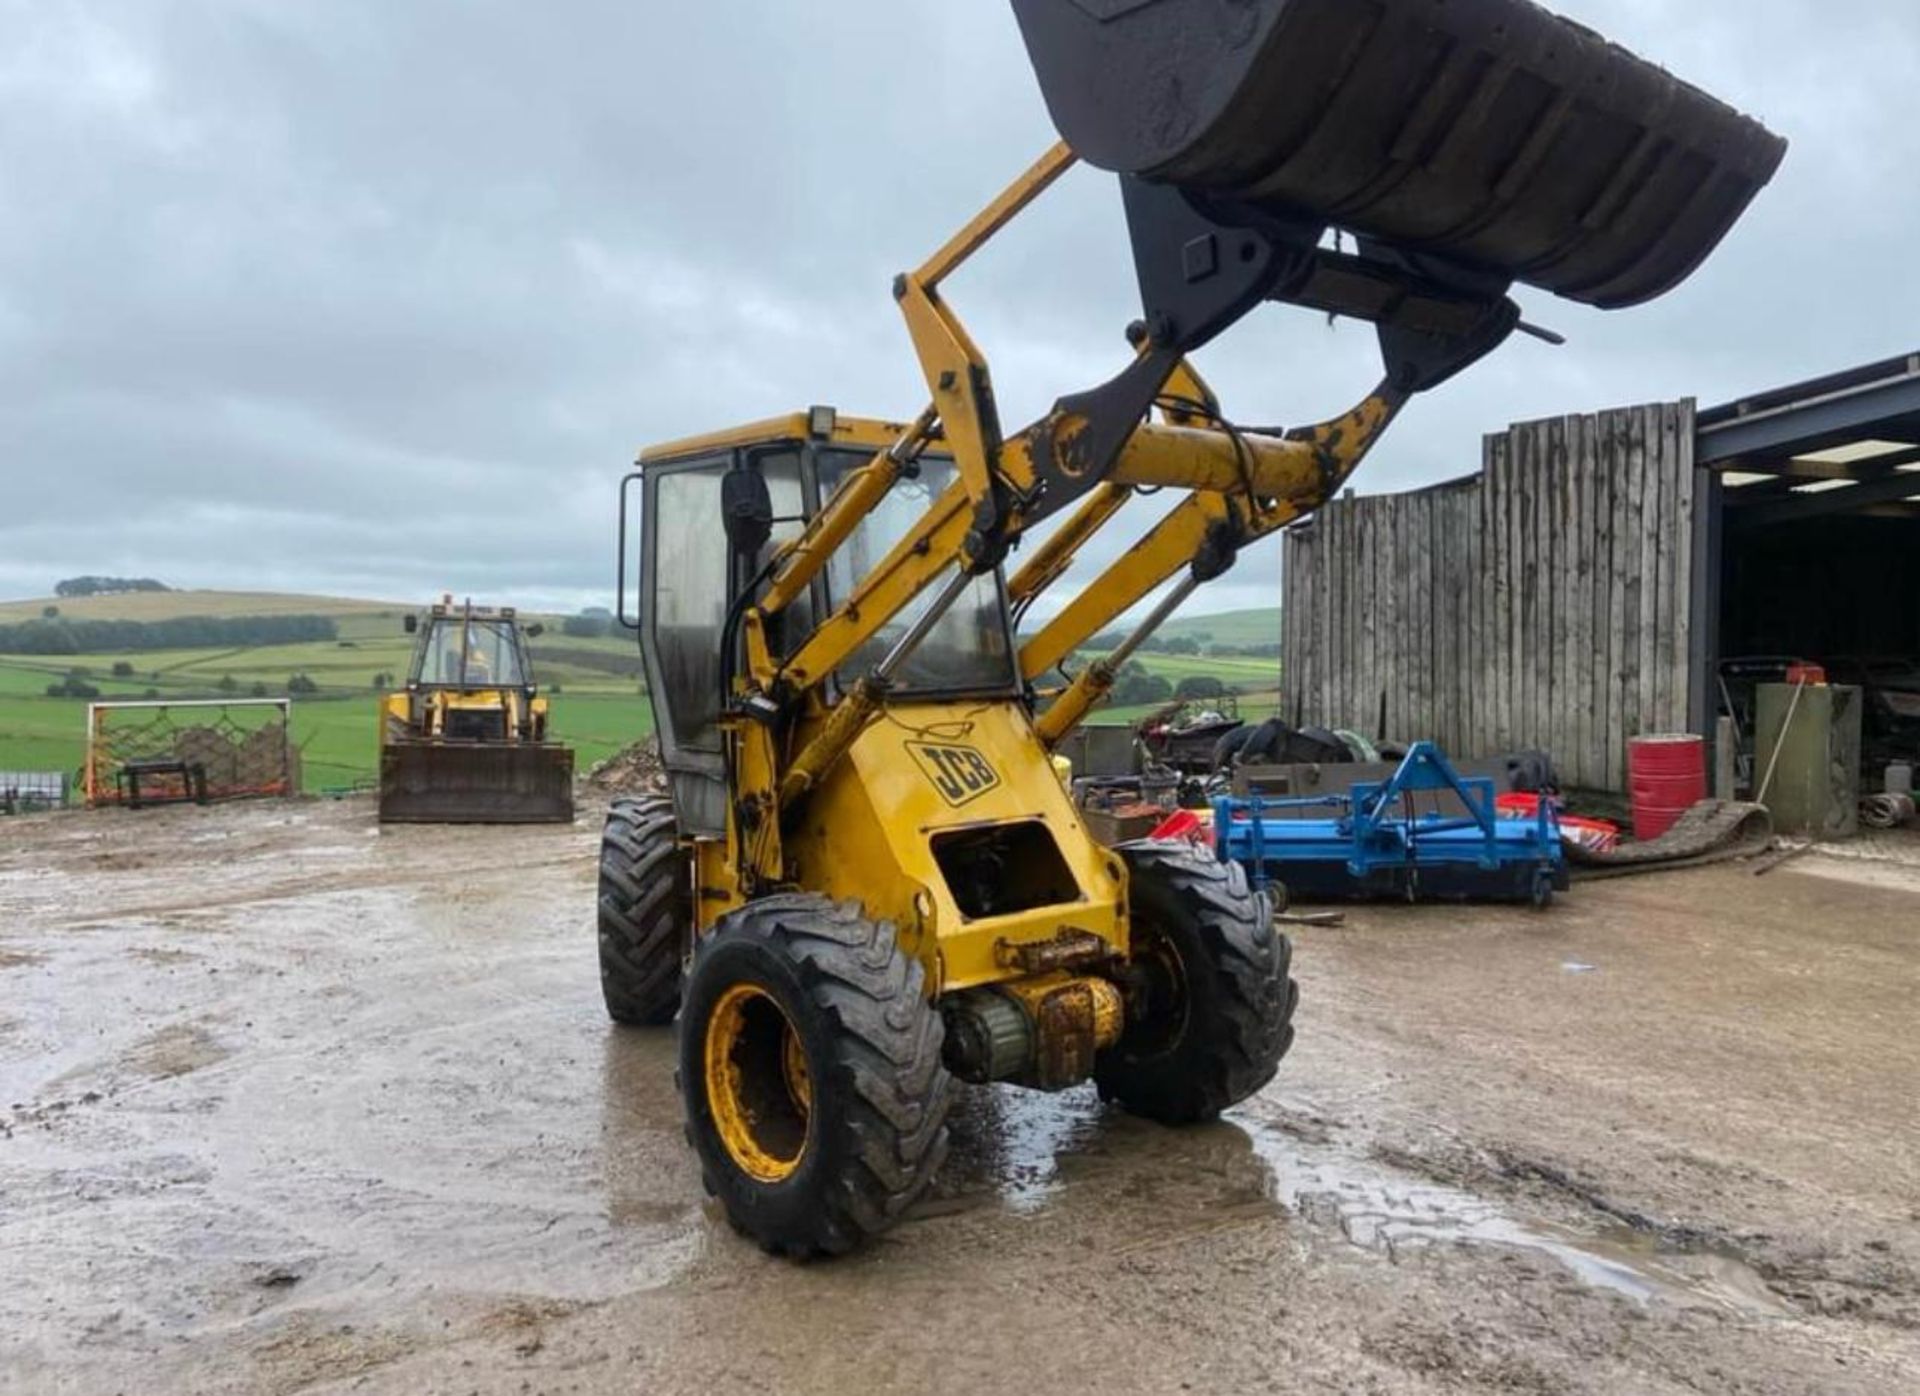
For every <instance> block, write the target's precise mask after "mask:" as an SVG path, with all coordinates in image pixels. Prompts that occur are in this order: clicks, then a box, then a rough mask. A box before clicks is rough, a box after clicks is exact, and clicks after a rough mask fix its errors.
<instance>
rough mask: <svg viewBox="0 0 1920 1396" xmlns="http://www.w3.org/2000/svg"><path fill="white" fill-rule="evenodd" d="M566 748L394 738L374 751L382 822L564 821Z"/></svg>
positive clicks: (569, 778)
mask: <svg viewBox="0 0 1920 1396" xmlns="http://www.w3.org/2000/svg"><path fill="white" fill-rule="evenodd" d="M572 820H573V751H572V749H571V748H569V747H564V746H549V745H544V744H541V743H534V742H522V743H487V744H481V743H471V744H469V743H463V742H395V743H390V744H389V745H387V746H384V747H382V748H381V750H380V822H381V823H383V824H566V823H571V822H572Z"/></svg>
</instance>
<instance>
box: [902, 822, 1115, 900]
mask: <svg viewBox="0 0 1920 1396" xmlns="http://www.w3.org/2000/svg"><path fill="white" fill-rule="evenodd" d="M933 859H934V862H936V863H937V864H939V866H940V875H941V876H942V877H944V878H946V880H947V890H948V891H949V892H951V893H952V894H953V900H954V903H955V905H957V906H958V907H959V908H960V914H961V915H962V916H964V917H966V918H967V920H969V921H977V920H980V919H981V918H982V917H987V916H1008V915H1011V914H1013V913H1014V912H1019V911H1032V910H1034V909H1036V908H1038V907H1043V906H1058V905H1061V904H1062V903H1066V902H1077V901H1081V900H1083V898H1082V895H1081V892H1080V886H1079V884H1078V883H1076V882H1075V881H1074V880H1073V873H1072V871H1071V870H1070V869H1069V868H1068V867H1067V860H1066V859H1065V858H1063V857H1061V856H1060V845H1059V844H1057V843H1056V842H1054V838H1053V834H1052V833H1051V832H1050V831H1049V830H1048V829H1047V826H1046V825H1045V824H1043V823H1042V822H1041V821H1040V820H1037V819H1022V820H1018V821H1016V822H1014V823H1011V824H994V825H990V826H988V827H986V828H977V829H950V830H948V831H947V832H945V833H940V834H935V835H934V836H933Z"/></svg>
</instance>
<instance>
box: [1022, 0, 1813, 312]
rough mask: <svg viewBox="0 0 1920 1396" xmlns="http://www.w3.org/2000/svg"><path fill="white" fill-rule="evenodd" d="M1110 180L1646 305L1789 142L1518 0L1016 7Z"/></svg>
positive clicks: (1694, 256) (1706, 246)
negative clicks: (1127, 179) (1149, 185)
mask: <svg viewBox="0 0 1920 1396" xmlns="http://www.w3.org/2000/svg"><path fill="white" fill-rule="evenodd" d="M1013 7H1014V10H1015V12H1016V13H1017V15H1018V17H1019V21H1020V27H1021V31H1022V33H1023V34H1024V36H1025V38H1026V43H1027V51H1028V55H1029V56H1030V58H1031V59H1032V61H1033V66H1034V70H1035V72H1036V73H1037V75H1038V76H1039V79H1040V86H1041V90H1042V93H1043V95H1044V96H1045V98H1046V102H1047V107H1048V109H1049V111H1051V113H1052V115H1053V120H1054V124H1055V125H1056V126H1057V127H1058V128H1059V131H1060V134H1061V136H1062V137H1063V138H1064V139H1065V141H1066V142H1067V144H1068V145H1069V146H1071V147H1072V148H1073V150H1074V152H1075V153H1076V154H1078V155H1079V156H1080V157H1081V158H1082V159H1084V160H1086V161H1088V162H1089V163H1091V164H1094V165H1097V166H1099V167H1101V168H1102V169H1108V170H1113V171H1117V172H1119V173H1121V174H1129V175H1138V176H1140V177H1142V178H1144V179H1147V180H1150V181H1153V182H1156V183H1164V184H1171V185H1174V186H1177V187H1179V188H1181V189H1182V190H1185V191H1188V192H1189V193H1190V194H1195V195H1201V196H1205V197H1206V198H1208V199H1209V200H1210V201H1212V202H1213V203H1214V204H1215V205H1216V206H1217V207H1218V206H1224V207H1228V208H1230V207H1232V206H1234V205H1239V206H1241V207H1243V208H1244V207H1251V208H1253V209H1255V210H1258V211H1262V212H1268V213H1272V214H1276V215H1280V216H1284V217H1287V218H1289V219H1301V218H1305V219H1307V220H1308V221H1310V222H1314V223H1322V224H1330V225H1332V226H1335V227H1339V228H1343V229H1346V230H1348V231H1350V232H1353V233H1357V234H1360V235H1362V236H1365V237H1370V238H1374V239H1377V240H1379V241H1381V242H1385V243H1388V244H1391V245H1393V246H1395V247H1398V248H1401V249H1403V250H1406V251H1411V252H1420V253H1425V254H1428V255H1430V256H1434V257H1439V258H1444V259H1446V260H1447V261H1450V262H1455V263H1461V264H1464V265H1467V266H1470V267H1474V268H1477V269H1482V270H1487V271H1492V272H1497V273H1500V274H1502V275H1504V276H1506V277H1508V278H1510V279H1513V280H1517V281H1520V282H1523V283H1526V284H1528V285H1532V286H1536V287H1539V288H1540V289H1542V290H1546V291H1551V292H1553V293H1555V294H1557V295H1561V296H1566V297H1568V298H1570V299H1573V300H1577V301H1584V302H1587V303H1588V304H1591V305H1597V306H1602V307H1608V308H1611V307H1615V306H1623V305H1632V304H1634V303H1636V302H1640V301H1646V300H1651V299H1652V298H1653V297H1655V296H1658V295H1660V294H1662V293H1663V292H1665V291H1668V290H1670V289H1672V288H1673V287H1674V286H1676V285H1678V284H1679V283H1680V282H1681V281H1683V280H1685V279H1686V277H1687V276H1688V275H1689V274H1690V273H1691V272H1692V271H1693V269H1694V268H1695V267H1697V266H1698V265H1699V264H1700V262H1701V261H1702V259H1704V258H1705V257H1706V256H1707V254H1708V253H1710V252H1711V251H1712V250H1713V249H1714V248H1715V247H1716V246H1717V245H1718V244H1719V242H1720V240H1721V238H1722V237H1724V236H1725V235H1726V233H1727V231H1728V229H1730V228H1731V227H1732V226H1733V224H1734V223H1735V221H1736V220H1737V219H1738V218H1739V217H1740V215H1741V213H1742V212H1743V211H1744V210H1745V209H1746V207H1747V205H1748V203H1749V202H1751V201H1752V199H1753V197H1754V195H1755V194H1757V193H1758V192H1759V191H1760V189H1761V187H1762V186H1764V185H1765V184H1766V183H1767V181H1768V180H1769V179H1771V178H1772V176H1773V173H1774V171H1775V169H1777V168H1778V167H1779V164H1780V161H1781V158H1782V157H1783V155H1784V154H1785V152H1786V142H1784V141H1782V140H1781V139H1779V138H1778V137H1776V136H1774V135H1772V134H1771V133H1769V132H1768V131H1767V130H1766V129H1765V128H1764V127H1762V126H1761V125H1760V124H1759V123H1758V122H1755V121H1753V120H1751V119H1750V118H1748V117H1745V116H1742V115H1741V114H1740V113H1738V112H1736V111H1735V110H1734V109H1733V108H1731V107H1729V106H1727V105H1725V104H1724V103H1722V102H1720V101H1718V100H1716V99H1715V98H1713V97H1711V96H1709V95H1708V94H1707V93H1705V92H1702V91H1700V90H1699V89H1698V88H1695V87H1692V86H1689V85H1688V84H1687V83H1684V82H1682V81H1680V80H1679V79H1678V78H1676V77H1674V76H1672V75H1671V74H1669V73H1667V72H1665V71H1663V70H1662V69H1660V68H1658V67H1656V66H1654V65H1653V64H1651V63H1648V62H1646V61H1645V60H1643V59H1640V58H1636V57H1635V56H1634V55H1633V54H1631V53H1628V52H1627V51H1626V50H1625V49H1622V48H1620V47H1618V46H1616V45H1614V44H1610V43H1608V42H1607V41H1606V40H1605V39H1603V38H1602V37H1600V36H1599V35H1598V34H1595V33H1594V32H1593V31H1591V30H1589V29H1586V28H1583V27H1582V26H1580V25H1577V24H1575V23H1573V22H1572V21H1570V20H1566V19H1562V18H1561V17H1559V16H1558V15H1554V14H1551V13H1549V12H1548V11H1546V10H1543V9H1541V8H1540V7H1539V6H1538V5H1534V4H1531V3H1529V0H1444V3H1442V0H1231V3H1229V0H1013Z"/></svg>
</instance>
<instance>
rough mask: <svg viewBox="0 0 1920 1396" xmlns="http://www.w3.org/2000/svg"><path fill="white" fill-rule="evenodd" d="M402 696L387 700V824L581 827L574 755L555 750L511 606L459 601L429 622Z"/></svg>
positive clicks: (423, 625) (383, 753)
mask: <svg viewBox="0 0 1920 1396" xmlns="http://www.w3.org/2000/svg"><path fill="white" fill-rule="evenodd" d="M407 629H408V630H409V631H412V632H414V633H415V635H416V639H415V642H414V648H413V660H412V663H411V665H410V666H409V668H408V671H407V683H406V687H405V688H404V689H402V690H400V691H398V692H395V693H390V694H388V695H386V696H385V697H384V698H382V699H381V701H380V821H381V822H382V823H383V824H395V823H403V824H546V823H561V824H564V823H569V822H571V821H572V819H573V751H572V750H571V748H568V747H566V746H562V745H560V744H559V743H557V742H552V741H550V740H548V735H547V700H546V699H545V698H544V697H542V696H541V695H540V693H539V691H538V689H537V688H536V687H535V685H534V682H533V668H532V665H531V662H530V660H529V657H528V654H527V647H526V640H527V638H528V637H529V636H533V635H538V634H539V633H540V627H539V626H538V625H533V626H528V627H526V628H525V629H522V627H521V625H520V622H519V619H518V617H517V616H516V615H515V613H514V611H513V609H512V608H511V607H503V608H501V609H500V610H498V611H493V610H488V609H487V608H485V607H476V606H474V605H473V604H472V603H471V602H468V603H467V604H466V605H465V606H461V607H456V606H454V605H453V604H452V598H450V597H449V598H447V599H446V600H444V601H442V602H441V603H440V604H438V605H436V606H434V607H433V608H432V609H431V610H430V611H428V613H427V614H426V616H425V617H424V618H422V617H419V616H408V617H407Z"/></svg>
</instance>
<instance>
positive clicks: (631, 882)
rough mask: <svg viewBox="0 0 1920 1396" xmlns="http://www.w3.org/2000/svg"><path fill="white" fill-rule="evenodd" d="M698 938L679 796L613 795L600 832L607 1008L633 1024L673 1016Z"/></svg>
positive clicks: (662, 1022)
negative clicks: (677, 811) (678, 820)
mask: <svg viewBox="0 0 1920 1396" xmlns="http://www.w3.org/2000/svg"><path fill="white" fill-rule="evenodd" d="M692 946H693V867H692V859H691V858H690V857H689V856H688V854H687V850H686V849H685V848H684V847H683V846H682V845H681V843H680V831H679V827H678V826H677V825H676V824H675V822H674V817H673V801H671V800H668V799H665V798H663V797H661V796H657V795H651V796H638V797H628V798H624V799H619V800H615V801H614V802H613V808H612V809H610V810H609V811H608V812H607V823H606V827H605V829H604V830H603V831H602V832H601V835H600V993H601V996H602V997H603V998H604V999H605V1000H606V1004H607V1016H608V1017H610V1018H612V1019H613V1021H614V1022H616V1023H628V1024H631V1025H633V1026H635V1027H650V1028H657V1027H665V1026H666V1025H667V1024H668V1023H671V1022H672V1021H673V1014H674V1010H676V1009H677V1008H679V1006H680V977H681V966H682V965H683V964H684V963H685V960H686V956H687V953H688V952H689V950H691V948H692Z"/></svg>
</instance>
